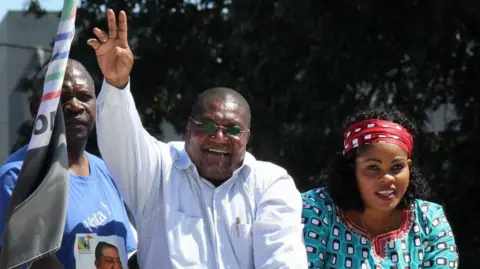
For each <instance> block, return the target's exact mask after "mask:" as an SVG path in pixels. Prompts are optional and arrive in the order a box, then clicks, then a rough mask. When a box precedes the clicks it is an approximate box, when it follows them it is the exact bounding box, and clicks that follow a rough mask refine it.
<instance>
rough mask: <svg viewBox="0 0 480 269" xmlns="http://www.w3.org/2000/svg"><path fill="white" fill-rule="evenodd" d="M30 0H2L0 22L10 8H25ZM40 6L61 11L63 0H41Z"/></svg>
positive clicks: (0, 2) (0, 0) (0, 1)
mask: <svg viewBox="0 0 480 269" xmlns="http://www.w3.org/2000/svg"><path fill="white" fill-rule="evenodd" d="M28 2H29V1H28V0H0V22H1V21H3V17H4V16H5V14H7V11H9V10H24V9H25V8H26V4H27V3H28ZM40 6H41V7H42V8H43V9H46V10H48V11H60V10H61V9H62V6H63V0H40Z"/></svg>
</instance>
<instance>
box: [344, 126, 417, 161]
mask: <svg viewBox="0 0 480 269" xmlns="http://www.w3.org/2000/svg"><path fill="white" fill-rule="evenodd" d="M344 138H345V142H344V151H343V153H344V154H345V153H347V152H349V151H350V150H352V149H354V148H356V147H359V146H363V145H367V144H373V143H391V144H395V145H397V146H399V147H401V148H403V149H405V150H406V151H407V153H408V157H411V155H412V149H413V137H412V135H411V134H410V132H408V130H407V129H405V128H404V127H403V126H401V125H399V124H397V123H394V122H391V121H385V120H376V119H371V120H364V121H361V122H358V123H354V124H352V125H351V126H349V127H348V128H347V129H346V130H345V133H344Z"/></svg>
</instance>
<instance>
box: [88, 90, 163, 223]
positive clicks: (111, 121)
mask: <svg viewBox="0 0 480 269" xmlns="http://www.w3.org/2000/svg"><path fill="white" fill-rule="evenodd" d="M96 130H97V141H98V148H99V149H100V153H101V155H102V158H103V160H104V161H105V164H106V165H107V167H108V169H109V171H110V173H111V174H112V176H113V178H114V180H115V181H116V183H117V186H118V187H119V189H120V191H121V193H122V194H123V196H124V198H125V201H126V203H127V205H128V206H129V207H130V209H131V210H132V211H133V213H134V215H135V216H137V214H138V212H140V211H139V210H141V208H143V207H144V205H145V203H146V201H147V200H148V195H146V194H148V193H150V189H151V188H152V187H153V184H154V181H155V180H159V179H160V173H161V171H160V169H161V166H160V161H161V159H162V157H161V156H162V151H163V152H167V153H169V152H170V151H169V146H168V145H167V144H165V143H162V142H160V141H158V140H157V139H155V138H154V137H153V136H151V135H150V134H148V132H147V131H146V130H145V129H144V128H143V125H142V122H141V119H140V116H139V114H138V111H137V109H136V106H135V102H134V100H133V96H132V94H131V92H130V82H129V83H128V85H127V86H126V87H125V89H117V88H115V87H114V86H112V85H109V84H108V83H106V82H105V81H104V82H103V85H102V89H101V92H100V94H99V96H98V99H97V119H96ZM167 155H168V156H169V154H165V156H167Z"/></svg>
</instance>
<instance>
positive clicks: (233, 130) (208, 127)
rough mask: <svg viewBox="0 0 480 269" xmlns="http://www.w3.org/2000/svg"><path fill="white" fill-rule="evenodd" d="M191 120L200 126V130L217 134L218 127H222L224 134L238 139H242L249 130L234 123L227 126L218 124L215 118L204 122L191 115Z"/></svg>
mask: <svg viewBox="0 0 480 269" xmlns="http://www.w3.org/2000/svg"><path fill="white" fill-rule="evenodd" d="M190 120H191V121H192V122H193V123H195V124H196V125H197V126H198V128H200V130H202V131H203V132H205V133H207V134H215V133H216V132H217V130H218V129H222V131H223V133H224V134H226V135H228V136H230V137H233V138H236V139H240V138H242V136H243V134H244V133H246V132H247V131H248V129H247V130H242V128H240V127H239V126H237V125H233V124H232V125H226V126H223V125H217V124H216V123H215V122H214V121H213V120H205V121H203V122H200V121H196V120H194V119H193V118H192V117H190Z"/></svg>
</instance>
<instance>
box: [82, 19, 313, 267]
mask: <svg viewBox="0 0 480 269" xmlns="http://www.w3.org/2000/svg"><path fill="white" fill-rule="evenodd" d="M107 18H108V27H109V30H108V34H107V33H106V32H103V31H101V30H100V29H98V28H95V29H94V34H95V36H96V38H92V39H90V40H89V41H88V44H89V45H90V46H91V47H92V48H93V49H94V50H95V53H96V56H97V60H98V64H99V66H100V69H101V70H102V73H103V75H104V83H103V86H102V90H101V93H100V95H99V97H98V99H97V136H98V145H99V148H100V151H101V154H102V157H103V158H104V160H105V163H106V164H107V166H108V168H109V170H110V171H111V173H112V174H113V177H114V178H115V179H116V180H117V184H118V185H119V187H120V188H121V190H122V192H123V194H124V197H125V200H126V202H127V204H128V206H129V207H130V209H131V210H132V211H133V214H134V216H135V220H136V222H137V230H138V238H139V244H138V251H137V253H138V254H137V255H138V261H139V265H140V268H144V269H153V268H182V269H183V268H208V269H210V268H212V269H213V268H218V269H220V268H232V269H234V268H302V269H303V268H307V259H306V250H305V246H304V243H303V235H302V234H303V232H302V225H301V210H302V202H301V197H300V193H299V191H298V190H297V189H296V187H295V184H294V181H293V180H292V178H291V177H290V176H289V175H288V173H287V172H286V171H285V170H284V169H283V168H281V167H279V166H276V165H274V164H272V163H268V162H262V161H258V160H256V159H255V158H254V157H253V156H252V155H251V154H250V153H248V152H246V144H247V141H248V139H249V136H250V130H249V126H250V109H249V106H248V103H247V102H246V101H245V99H244V98H243V97H242V96H241V95H240V94H239V93H237V92H235V91H234V90H231V89H226V88H214V89H210V90H207V91H205V92H204V93H203V94H202V95H200V96H199V98H198V99H197V101H196V102H195V105H194V106H193V108H192V114H191V117H190V119H189V121H188V124H187V126H186V131H185V142H171V143H163V142H161V141H158V140H157V139H155V138H154V137H152V136H150V135H149V134H148V133H147V132H146V131H145V129H144V128H143V126H142V123H141V120H140V117H139V114H138V112H137V110H136V107H135V103H134V100H133V97H132V94H131V92H130V82H129V74H130V71H131V69H132V66H133V54H132V52H131V50H130V48H129V45H128V40H127V18H126V14H125V12H123V11H121V12H120V13H119V15H118V25H117V19H116V17H115V13H113V11H112V10H108V11H107Z"/></svg>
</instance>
